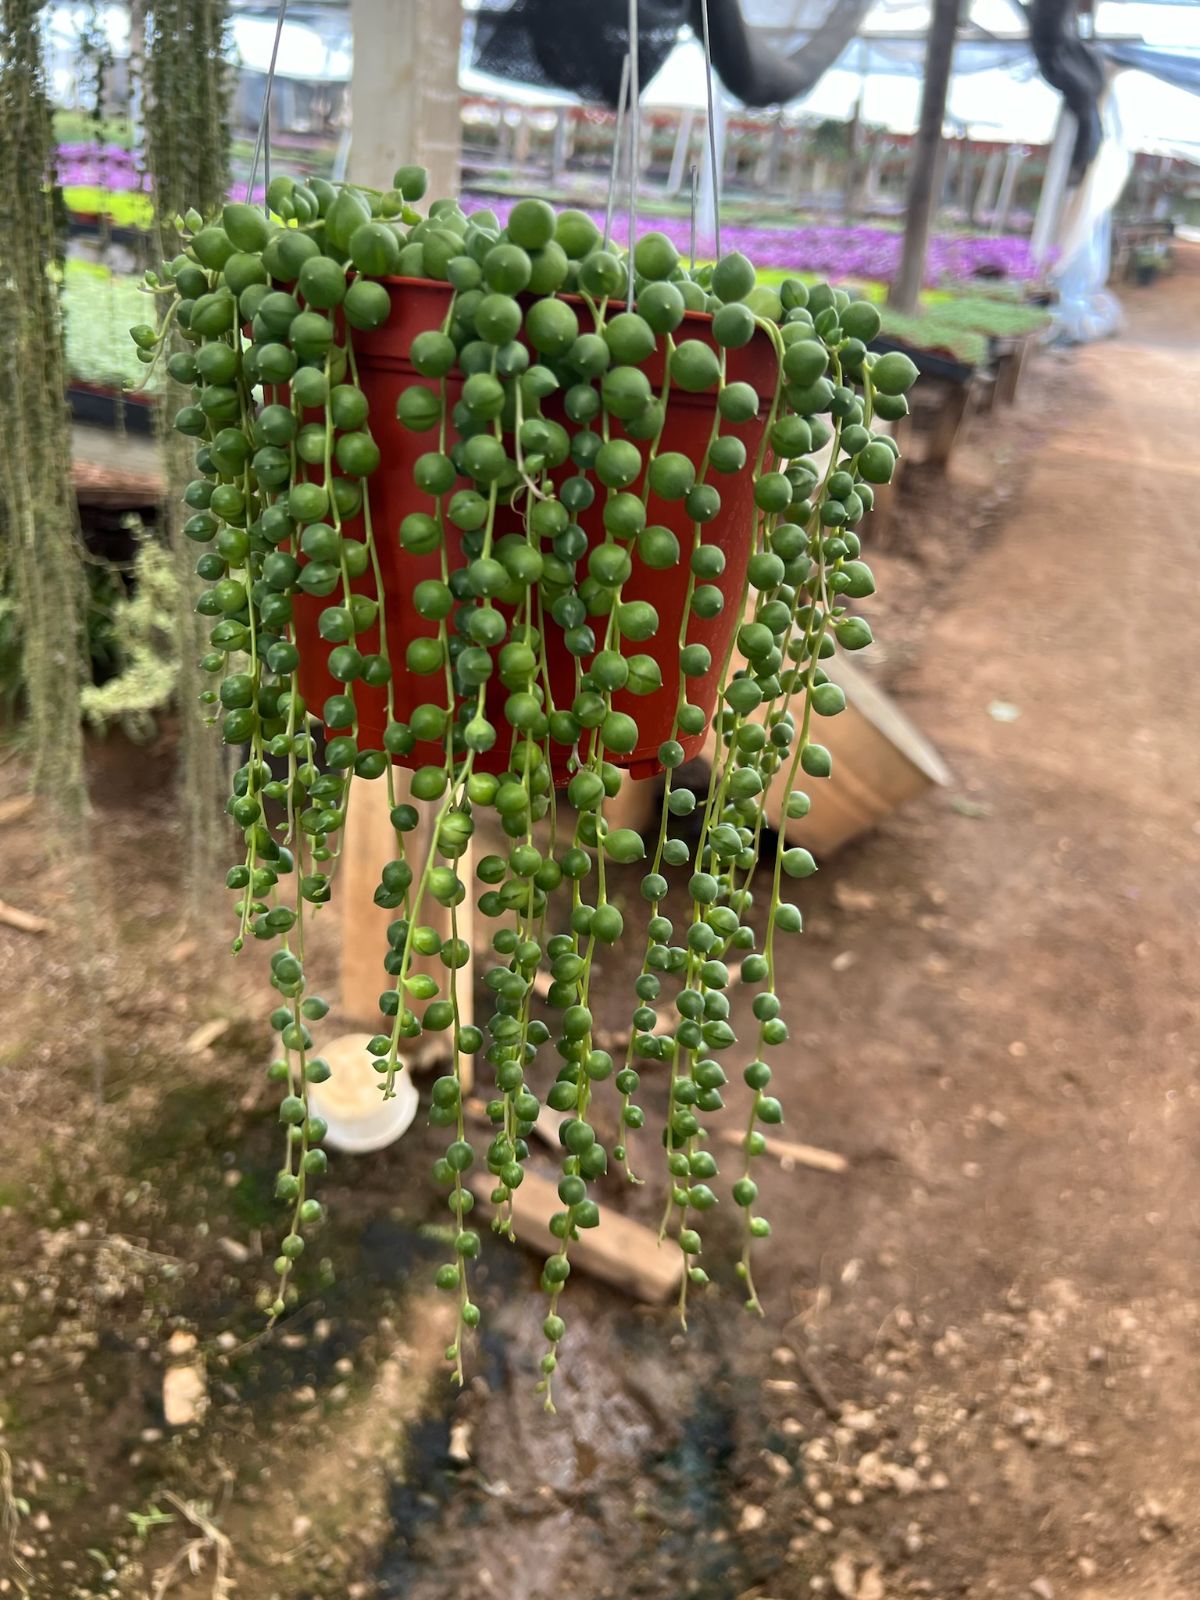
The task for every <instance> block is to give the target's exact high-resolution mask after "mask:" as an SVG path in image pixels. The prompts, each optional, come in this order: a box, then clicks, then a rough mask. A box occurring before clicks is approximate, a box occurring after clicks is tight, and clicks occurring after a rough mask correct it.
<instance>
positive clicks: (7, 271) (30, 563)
mask: <svg viewBox="0 0 1200 1600" xmlns="http://www.w3.org/2000/svg"><path fill="white" fill-rule="evenodd" d="M54 157H55V140H54V132H53V126H52V122H51V107H50V100H49V97H48V94H47V88H46V72H45V60H44V55H43V42H42V35H41V20H40V7H39V5H38V4H37V0H0V194H3V195H4V208H5V210H4V228H3V247H2V251H0V264H2V270H0V342H2V343H3V347H4V361H3V363H2V364H0V534H2V537H3V547H2V553H0V583H2V586H3V594H4V598H5V600H6V601H8V602H11V606H12V609H11V611H10V612H9V613H8V614H9V615H10V616H11V617H14V618H15V619H16V623H17V626H18V629H19V640H20V652H21V656H20V661H21V665H20V673H21V679H22V683H23V687H24V696H25V703H26V708H27V711H28V727H29V737H30V744H31V749H32V762H31V769H32V781H33V785H34V788H35V789H36V790H37V791H38V792H39V793H41V794H43V795H45V796H46V797H47V798H48V799H50V800H52V801H53V802H54V805H55V807H56V809H57V810H58V811H59V813H60V815H61V816H63V817H65V818H69V819H70V818H77V817H78V816H79V815H80V814H81V813H82V810H83V805H84V788H83V735H82V731H81V727H80V719H79V691H80V684H81V679H82V676H83V662H84V651H83V617H84V613H85V609H86V595H85V586H84V582H83V576H82V567H81V553H82V550H81V543H80V537H79V522H78V510H77V507H76V502H75V492H74V487H73V484H72V481H71V430H70V421H69V417H68V414H67V409H66V401H65V385H64V362H63V330H62V318H61V311H60V305H59V294H58V284H59V280H60V277H61V248H60V238H59V228H58V224H59V221H60V215H59V207H58V188H57V183H56V179H55V171H54Z"/></svg>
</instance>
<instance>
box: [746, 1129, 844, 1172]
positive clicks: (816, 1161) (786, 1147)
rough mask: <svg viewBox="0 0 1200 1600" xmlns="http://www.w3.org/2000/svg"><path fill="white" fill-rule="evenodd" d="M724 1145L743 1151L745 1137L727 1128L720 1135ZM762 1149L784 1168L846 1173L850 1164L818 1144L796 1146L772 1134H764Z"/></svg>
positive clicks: (790, 1140)
mask: <svg viewBox="0 0 1200 1600" xmlns="http://www.w3.org/2000/svg"><path fill="white" fill-rule="evenodd" d="M721 1137H722V1138H723V1139H724V1141H725V1143H726V1144H732V1145H737V1146H738V1148H739V1149H744V1148H745V1144H746V1135H745V1134H744V1133H739V1132H738V1130H737V1129H736V1128H727V1129H726V1130H725V1132H724V1133H723V1134H722V1135H721ZM763 1137H764V1148H765V1149H766V1152H767V1154H768V1155H769V1156H774V1157H775V1159H776V1161H778V1162H780V1163H781V1164H782V1165H783V1166H784V1167H785V1168H786V1167H788V1166H797V1167H810V1168H811V1169H812V1170H813V1171H814V1172H848V1171H849V1170H850V1163H849V1162H848V1161H847V1160H846V1158H845V1156H844V1155H841V1154H840V1153H839V1152H838V1151H837V1150H823V1149H822V1148H821V1146H820V1145H818V1144H797V1142H796V1141H795V1140H794V1139H777V1138H776V1137H775V1135H774V1134H773V1133H769V1134H765V1135H764V1136H763Z"/></svg>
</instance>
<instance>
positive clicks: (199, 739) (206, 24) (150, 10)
mask: <svg viewBox="0 0 1200 1600" xmlns="http://www.w3.org/2000/svg"><path fill="white" fill-rule="evenodd" d="M228 28H229V4H228V0H148V4H147V7H146V39H145V62H144V69H143V78H142V89H143V117H144V125H145V146H146V167H147V172H148V174H149V177H150V186H151V191H152V203H153V208H154V222H155V235H156V238H157V241H158V255H159V259H160V261H166V260H169V259H171V257H172V256H174V254H175V252H176V250H177V249H178V248H179V244H180V232H179V219H180V214H181V213H182V212H184V211H186V210H187V208H188V207H189V206H193V205H195V206H199V207H200V208H201V209H202V210H203V211H211V210H215V209H216V208H217V207H218V206H219V205H220V204H221V201H222V200H223V199H224V197H225V195H226V193H227V192H228V186H229V149H230V139H229V97H230V94H231V92H232V87H233V79H232V75H231V73H230V71H229V68H228V64H227V61H226V53H225V46H226V43H227V35H228ZM139 198H142V197H139ZM156 286H157V285H156ZM166 304H167V300H166V298H165V297H159V317H160V319H161V318H163V317H165V316H166V313H165V311H164V310H163V308H164V307H165V306H166ZM134 321H135V323H139V324H146V323H149V322H152V321H154V317H153V316H148V315H147V314H143V315H141V316H137V317H135V319H134ZM161 343H162V344H163V345H165V347H166V348H168V349H178V347H179V338H178V330H177V329H175V328H174V326H173V325H172V324H171V323H170V322H169V321H168V322H164V323H163V338H162V340H161ZM138 354H139V355H140V357H141V358H142V359H143V361H144V362H145V366H144V370H146V371H148V370H149V369H150V366H151V352H150V351H148V350H145V349H142V348H140V347H139V350H138ZM140 386H141V385H135V387H140ZM171 387H172V386H171V385H169V384H168V385H167V388H168V389H170V388H171ZM177 393H178V391H176V396H177ZM161 443H162V451H163V466H164V473H163V478H164V482H165V483H166V486H167V492H166V497H165V501H164V506H163V513H164V522H165V526H166V531H167V539H168V543H169V546H170V549H171V552H172V555H173V558H174V561H175V573H176V579H177V582H178V587H179V596H180V607H179V625H180V627H179V631H180V635H181V639H182V650H181V654H180V658H179V669H178V673H179V676H178V687H179V696H180V700H181V703H182V706H183V739H182V761H181V764H180V796H181V799H182V802H183V811H184V831H185V834H186V837H187V841H188V852H189V872H188V878H189V883H190V886H191V891H192V893H193V895H195V894H197V893H198V892H199V891H200V888H201V886H202V885H203V884H204V883H205V881H206V880H207V879H209V878H210V877H211V875H212V871H213V867H214V864H215V862H216V860H217V858H218V853H219V850H220V847H221V838H220V832H219V795H220V790H221V787H222V784H223V781H224V779H223V774H222V764H221V761H220V758H219V752H218V751H217V750H216V748H215V746H214V744H213V742H212V740H211V739H209V738H208V737H207V734H206V730H205V729H204V727H203V725H202V723H201V719H200V718H199V716H197V715H196V713H195V710H194V708H195V706H196V704H197V700H198V696H199V694H200V692H201V687H202V682H203V679H202V676H201V673H200V669H199V666H198V661H199V658H200V655H201V654H202V653H203V644H204V622H203V618H202V617H200V616H199V615H198V614H197V612H196V609H195V608H196V603H197V601H198V599H199V596H200V589H201V585H200V582H199V580H198V578H197V576H196V573H195V571H194V569H193V559H194V558H193V554H192V550H191V546H190V544H189V541H188V540H187V538H186V537H185V536H184V532H183V523H184V517H183V515H182V514H181V507H180V500H181V496H182V494H183V490H184V486H185V484H186V483H187V481H188V479H189V477H190V476H191V471H190V467H191V463H190V460H189V458H188V455H189V453H188V451H187V449H186V448H185V447H184V441H183V440H181V439H180V437H179V436H178V435H177V434H173V433H172V432H171V430H170V428H169V427H167V426H166V425H165V422H164V426H163V429H162V433H161Z"/></svg>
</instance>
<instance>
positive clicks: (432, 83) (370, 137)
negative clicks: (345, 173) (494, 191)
mask: <svg viewBox="0 0 1200 1600" xmlns="http://www.w3.org/2000/svg"><path fill="white" fill-rule="evenodd" d="M351 22H352V24H353V28H354V37H355V39H356V40H357V41H359V45H360V48H359V49H357V50H355V52H354V70H353V75H352V77H351V81H350V103H351V122H352V125H353V145H352V148H351V152H350V171H351V174H352V176H353V177H354V178H356V179H358V181H359V182H360V183H367V184H371V185H373V186H375V187H378V188H383V189H387V188H390V187H391V182H392V174H393V173H394V172H395V170H396V168H397V167H401V166H407V165H409V164H415V165H417V166H422V167H427V168H428V169H429V194H430V197H431V198H433V199H437V198H439V197H440V196H443V195H445V196H449V195H454V194H456V193H457V192H458V158H459V149H460V146H461V144H462V111H461V106H460V98H459V90H458V53H459V48H460V45H461V41H462V11H461V8H460V6H459V5H458V3H457V0H454V3H448V0H404V4H403V5H399V6H398V5H396V4H395V0H351Z"/></svg>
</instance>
